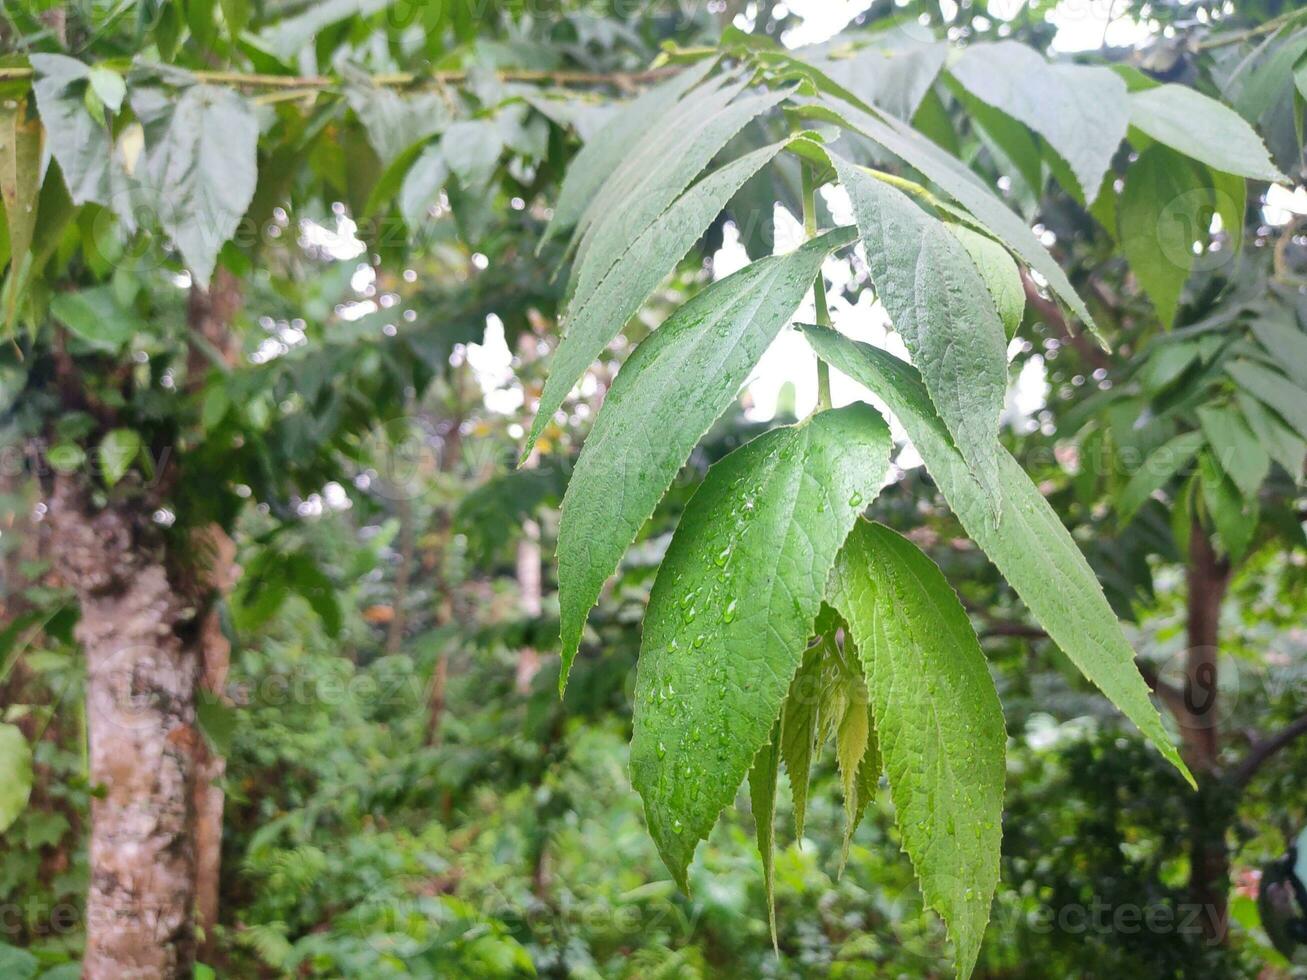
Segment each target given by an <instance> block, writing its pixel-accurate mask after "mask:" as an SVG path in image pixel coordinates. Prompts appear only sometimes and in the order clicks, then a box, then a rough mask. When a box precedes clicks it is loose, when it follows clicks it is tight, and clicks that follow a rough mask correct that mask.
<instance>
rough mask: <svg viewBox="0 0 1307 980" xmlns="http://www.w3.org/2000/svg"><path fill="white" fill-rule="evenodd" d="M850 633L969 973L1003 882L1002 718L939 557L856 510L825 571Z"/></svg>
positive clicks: (909, 845)
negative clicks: (1000, 862) (860, 517)
mask: <svg viewBox="0 0 1307 980" xmlns="http://www.w3.org/2000/svg"><path fill="white" fill-rule="evenodd" d="M831 602H832V603H833V604H834V606H835V608H836V609H838V610H839V611H840V613H841V614H842V615H843V617H844V619H845V621H846V622H847V623H848V624H849V630H850V632H851V633H852V635H853V639H854V641H855V642H856V644H857V650H858V654H859V655H860V657H861V659H862V665H863V669H864V671H865V673H866V681H867V691H868V693H869V695H870V698H871V714H872V717H873V718H874V720H875V724H876V735H877V739H878V741H879V745H880V751H881V755H882V756H883V758H884V762H885V769H886V772H887V773H888V776H889V786H890V793H891V795H892V796H893V799H894V812H895V819H896V822H897V824H898V827H899V834H900V835H901V837H902V839H903V847H904V850H906V851H907V852H908V856H909V857H910V858H911V859H912V864H913V867H914V868H915V870H916V873H917V878H918V880H919V881H920V883H921V892H922V896H923V898H924V899H925V902H926V904H927V905H928V906H930V907H931V908H933V909H935V910H936V911H937V912H939V914H940V915H941V916H942V917H943V919H944V921H945V923H946V924H947V925H948V930H949V935H950V936H951V937H952V939H953V943H954V946H955V949H956V957H957V972H958V976H960V977H967V976H970V975H971V970H972V968H973V967H974V966H975V962H976V956H977V954H978V952H979V950H980V942H981V939H982V938H983V937H984V934H985V924H986V923H987V922H988V921H989V906H990V902H991V901H992V900H993V897H994V889H995V888H996V887H997V885H998V859H999V845H1000V841H1001V840H1002V834H1003V831H1002V819H1003V782H1004V776H1005V765H1004V761H1003V757H1004V749H1005V745H1006V729H1005V727H1004V723H1003V710H1002V708H1001V706H1000V705H999V701H998V692H997V691H996V690H995V689H994V682H993V680H992V679H991V678H990V676H989V671H988V669H987V668H986V664H985V655H984V654H983V653H982V652H981V649H980V642H979V641H978V640H977V639H976V634H975V633H974V632H973V631H972V629H971V623H970V622H969V621H968V620H967V614H966V612H965V611H964V610H963V608H962V604H961V603H960V602H959V601H958V598H957V596H956V595H955V594H954V592H953V590H952V588H951V587H950V586H949V584H948V582H947V581H946V580H945V578H944V576H943V574H942V573H941V572H940V570H939V569H938V568H937V567H936V566H935V563H934V562H932V561H931V560H930V559H929V558H927V557H926V556H925V555H924V554H923V553H922V552H921V551H920V550H918V549H917V547H916V546H915V545H913V544H912V543H911V542H910V541H908V540H907V539H906V538H904V537H902V536H901V535H899V534H896V533H895V532H894V531H891V530H890V529H889V528H887V527H885V526H884V525H881V524H872V523H869V522H867V521H859V522H858V524H857V526H856V527H855V528H854V529H853V531H852V533H851V534H850V535H849V538H848V541H847V542H846V543H845V545H844V548H843V550H842V551H841V552H840V555H839V558H838V559H837V561H836V563H835V570H834V572H833V573H832V575H831Z"/></svg>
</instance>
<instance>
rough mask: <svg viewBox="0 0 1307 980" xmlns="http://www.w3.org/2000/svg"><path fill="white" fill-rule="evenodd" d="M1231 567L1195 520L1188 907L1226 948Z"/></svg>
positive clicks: (1185, 742) (1188, 700)
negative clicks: (1225, 673)
mask: <svg viewBox="0 0 1307 980" xmlns="http://www.w3.org/2000/svg"><path fill="white" fill-rule="evenodd" d="M1229 582H1230V564H1229V562H1228V561H1227V560H1226V559H1224V558H1221V557H1219V556H1218V555H1217V554H1216V551H1215V550H1214V549H1213V548H1212V544H1211V541H1210V540H1209V539H1208V537H1207V535H1206V534H1205V533H1204V531H1203V529H1202V527H1201V526H1200V525H1199V524H1198V522H1197V521H1195V522H1194V523H1193V526H1192V528H1191V530H1190V534H1189V565H1188V569H1187V587H1188V606H1187V639H1188V644H1189V649H1188V651H1187V654H1186V663H1185V685H1184V711H1183V712H1182V714H1181V716H1180V733H1181V742H1182V746H1183V750H1184V755H1185V760H1186V761H1187V762H1188V763H1189V766H1190V768H1191V769H1193V771H1194V775H1195V777H1196V778H1197V779H1198V782H1199V787H1200V788H1199V792H1198V793H1196V794H1194V798H1193V805H1192V819H1191V829H1190V835H1191V837H1190V855H1189V859H1190V871H1189V901H1190V902H1191V903H1192V904H1193V905H1195V906H1197V907H1198V908H1199V909H1200V910H1201V915H1200V916H1199V919H1198V921H1199V922H1201V923H1202V929H1203V938H1204V939H1205V940H1206V941H1208V942H1210V943H1218V942H1224V940H1225V935H1226V925H1227V905H1228V898H1229V889H1230V857H1229V852H1228V849H1227V847H1226V842H1225V833H1226V828H1227V827H1228V826H1229V822H1230V821H1229V817H1230V814H1229V809H1230V808H1229V806H1228V805H1227V802H1228V801H1227V797H1228V796H1229V795H1230V794H1227V792H1226V790H1225V787H1224V785H1223V783H1222V781H1221V775H1220V773H1219V763H1220V751H1221V743H1220V724H1219V715H1218V707H1219V705H1218V693H1219V691H1218V686H1217V667H1218V656H1219V652H1220V651H1219V643H1220V621H1221V603H1222V601H1223V600H1224V599H1225V592H1226V588H1227V586H1228V585H1229Z"/></svg>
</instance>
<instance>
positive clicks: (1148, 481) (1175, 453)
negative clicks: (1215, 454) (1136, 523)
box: [1116, 432, 1206, 525]
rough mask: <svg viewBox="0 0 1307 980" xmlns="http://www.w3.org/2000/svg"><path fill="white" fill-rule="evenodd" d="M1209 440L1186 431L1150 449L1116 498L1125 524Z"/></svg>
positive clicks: (1121, 518) (1197, 433)
mask: <svg viewBox="0 0 1307 980" xmlns="http://www.w3.org/2000/svg"><path fill="white" fill-rule="evenodd" d="M1205 442H1206V440H1205V439H1204V438H1203V434H1202V433H1201V432H1185V433H1182V434H1181V435H1178V436H1176V437H1175V438H1174V439H1171V440H1170V441H1168V442H1166V443H1164V444H1163V445H1161V446H1159V447H1158V448H1157V449H1155V450H1154V451H1153V452H1152V453H1150V454H1149V456H1148V458H1147V459H1145V460H1144V462H1143V465H1141V466H1140V467H1139V469H1137V470H1136V471H1135V472H1134V474H1133V475H1132V476H1131V477H1130V482H1128V483H1127V484H1126V485H1125V489H1124V490H1122V491H1121V493H1120V495H1119V496H1118V497H1117V499H1116V513H1117V517H1118V519H1119V520H1120V522H1121V524H1122V525H1126V524H1129V523H1130V521H1131V520H1133V519H1134V516H1135V514H1137V513H1138V512H1139V508H1140V507H1142V506H1143V505H1144V504H1145V503H1147V501H1148V498H1149V497H1151V496H1152V495H1153V494H1154V493H1155V492H1156V491H1158V490H1160V489H1162V487H1164V486H1166V484H1167V483H1169V482H1170V481H1171V478H1172V477H1173V476H1175V475H1176V474H1177V473H1179V472H1180V471H1181V470H1183V469H1184V468H1185V467H1186V466H1188V465H1189V462H1190V460H1192V459H1193V458H1194V455H1195V454H1196V453H1197V452H1198V450H1200V449H1202V448H1203V445H1204V444H1205Z"/></svg>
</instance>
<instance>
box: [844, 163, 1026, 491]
mask: <svg viewBox="0 0 1307 980" xmlns="http://www.w3.org/2000/svg"><path fill="white" fill-rule="evenodd" d="M831 160H832V162H833V163H834V164H835V170H836V172H837V173H838V174H839V178H840V183H841V184H842V185H843V186H844V188H845V190H847V191H848V194H849V199H850V201H851V202H852V204H853V215H854V217H855V218H856V219H857V222H858V230H859V231H860V232H861V234H862V240H863V243H864V244H865V246H866V250H867V265H868V267H869V268H870V271H871V281H872V284H873V285H874V286H875V287H876V296H877V298H878V299H879V300H880V301H881V302H882V303H883V304H884V305H885V309H886V311H887V312H888V313H889V317H890V321H891V322H892V323H893V324H894V329H895V330H897V331H898V332H899V334H900V335H901V336H902V337H903V341H904V343H905V344H906V345H907V347H908V350H909V351H911V353H912V357H913V360H914V361H915V362H916V363H918V364H920V365H921V374H922V378H923V379H924V380H925V383H926V387H927V389H928V390H929V391H930V396H931V401H932V402H933V403H934V405H935V407H936V409H937V410H938V412H939V415H940V417H941V418H942V419H943V420H944V424H945V425H946V426H947V427H948V430H949V432H950V433H952V435H953V439H954V443H955V445H957V446H959V447H960V448H961V450H962V455H963V457H964V458H965V459H966V461H967V464H968V465H969V466H970V467H971V470H972V472H973V473H974V475H975V478H976V480H977V481H978V482H979V483H980V485H981V486H983V487H984V488H985V491H986V498H987V499H990V500H993V499H996V498H997V495H998V488H997V480H998V462H997V461H998V452H999V442H998V422H999V414H1000V413H1001V412H1002V410H1003V400H1004V397H1005V395H1006V392H1007V350H1006V347H1007V344H1006V340H1005V336H1004V330H1003V324H1002V322H1001V321H1000V320H999V318H998V313H997V312H996V310H995V308H994V303H993V301H992V300H991V299H990V298H989V293H988V291H987V290H986V288H985V282H984V280H983V279H982V278H981V276H980V273H979V272H977V271H976V267H975V265H974V263H972V261H971V258H970V256H969V255H968V253H967V250H966V249H965V248H964V247H963V245H962V243H961V241H959V240H958V239H957V238H956V237H954V236H953V235H951V234H950V233H949V232H948V230H947V228H946V227H945V226H944V224H943V223H942V222H940V221H938V220H937V219H935V218H933V217H931V216H930V215H928V214H926V212H924V211H923V210H922V209H921V208H920V207H918V206H917V205H916V204H915V203H913V202H912V200H911V199H910V198H909V197H908V196H907V195H906V194H904V193H903V192H902V191H900V190H898V189H896V188H894V187H891V186H889V184H887V183H885V182H883V181H880V180H877V179H876V178H875V177H873V176H871V175H870V174H869V173H867V171H865V170H863V169H861V168H859V167H856V166H854V165H853V164H851V163H848V162H847V161H845V160H844V159H842V158H840V157H838V156H836V155H834V154H832V155H831Z"/></svg>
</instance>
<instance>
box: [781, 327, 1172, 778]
mask: <svg viewBox="0 0 1307 980" xmlns="http://www.w3.org/2000/svg"><path fill="white" fill-rule="evenodd" d="M803 332H804V335H805V336H806V337H807V338H808V340H809V342H810V343H811V344H812V346H813V349H814V350H815V351H816V352H817V356H818V357H821V358H823V359H824V360H826V361H827V362H828V363H829V364H831V366H833V367H835V368H838V369H839V370H840V371H842V372H844V373H845V374H847V375H848V376H849V377H851V378H853V379H854V380H855V381H858V382H859V383H861V384H863V385H866V386H867V387H868V388H870V389H871V391H872V392H874V393H875V394H876V396H877V397H879V398H881V399H882V400H883V401H884V402H885V403H886V405H888V406H889V409H890V411H891V412H893V413H894V415H895V416H896V417H897V418H898V419H899V421H900V422H901V423H902V424H903V427H904V428H905V429H906V430H907V433H908V436H909V438H910V439H911V440H912V444H913V446H914V447H915V448H916V450H917V452H919V453H920V454H921V458H922V459H923V460H924V461H925V464H926V468H927V469H928V470H929V471H930V475H931V476H932V477H933V478H934V480H935V483H936V485H937V486H938V487H939V489H940V492H941V493H942V494H943V495H944V499H945V500H947V501H948V504H949V506H950V507H952V509H953V512H954V513H955V514H956V515H957V517H958V520H959V521H960V522H961V523H962V526H963V527H964V528H965V529H966V531H967V533H968V534H969V535H970V536H971V537H972V539H973V540H974V541H975V542H976V543H977V544H978V545H980V547H981V548H982V549H983V550H984V551H985V553H986V554H987V555H989V557H990V560H991V561H993V562H994V564H995V565H996V566H997V567H998V570H999V571H1000V572H1001V573H1002V574H1003V577H1004V578H1006V579H1007V580H1008V582H1009V583H1010V584H1011V585H1012V587H1013V588H1014V589H1015V590H1016V592H1017V594H1018V595H1019V596H1021V598H1022V599H1023V600H1024V601H1025V603H1026V605H1027V606H1028V607H1029V608H1030V611H1031V612H1032V613H1033V614H1034V616H1035V618H1036V619H1038V620H1039V622H1040V624H1041V625H1042V626H1043V627H1044V628H1045V629H1046V630H1047V631H1048V634H1049V636H1050V637H1052V639H1053V642H1055V643H1056V644H1057V645H1058V646H1059V647H1060V648H1061V649H1062V651H1063V652H1064V653H1065V654H1066V655H1067V656H1068V657H1069V658H1070V659H1071V661H1072V663H1074V664H1075V665H1076V666H1077V667H1078V668H1079V669H1080V672H1081V673H1082V674H1084V675H1085V676H1086V677H1087V678H1088V679H1089V680H1090V681H1092V682H1093V683H1094V684H1095V685H1096V686H1097V687H1098V688H1099V690H1101V691H1102V692H1103V693H1104V694H1105V695H1107V697H1108V699H1109V700H1110V701H1112V703H1113V704H1115V705H1116V706H1117V707H1118V708H1120V709H1121V711H1122V712H1123V713H1124V714H1125V716H1126V717H1127V718H1129V719H1130V720H1131V721H1133V722H1134V723H1135V724H1136V725H1137V726H1138V727H1139V729H1140V731H1142V732H1143V733H1144V735H1145V736H1146V737H1147V738H1148V739H1150V740H1151V741H1152V742H1153V743H1154V744H1155V745H1156V746H1157V747H1158V749H1159V750H1160V751H1161V753H1162V754H1163V755H1164V756H1165V757H1166V758H1167V759H1168V760H1170V762H1171V763H1172V764H1173V765H1174V766H1175V767H1176V768H1177V769H1179V770H1180V772H1182V773H1184V774H1185V778H1187V779H1189V780H1190V782H1191V783H1192V777H1191V776H1190V774H1189V770H1188V768H1187V767H1186V766H1185V764H1184V762H1182V761H1181V759H1180V756H1179V754H1178V753H1177V752H1176V750H1175V746H1174V745H1172V744H1171V740H1170V737H1169V736H1168V735H1167V734H1166V729H1165V728H1163V727H1162V721H1161V718H1160V716H1159V715H1158V713H1157V709H1156V708H1155V707H1154V706H1153V704H1152V702H1151V701H1150V700H1149V692H1148V686H1147V685H1146V684H1145V683H1144V680H1143V678H1142V677H1140V676H1139V671H1138V670H1137V669H1136V668H1135V665H1134V651H1132V650H1131V649H1130V644H1129V643H1128V642H1126V638H1125V635H1124V634H1123V633H1122V632H1121V625H1120V623H1118V622H1117V619H1116V616H1115V615H1113V613H1112V608H1111V607H1110V606H1109V605H1108V603H1107V599H1106V598H1105V597H1104V596H1103V589H1102V587H1101V586H1100V585H1099V584H1098V580H1097V579H1096V578H1095V577H1094V573H1093V571H1092V570H1091V569H1090V567H1089V563H1088V562H1087V561H1085V558H1084V555H1082V554H1081V553H1080V549H1079V548H1077V547H1076V543H1075V541H1074V539H1073V538H1072V537H1071V535H1070V534H1069V533H1068V532H1067V529H1066V528H1065V527H1064V526H1063V524H1062V522H1061V521H1060V520H1059V519H1058V516H1057V514H1056V513H1055V512H1054V510H1053V508H1052V507H1051V506H1049V503H1048V501H1047V500H1045V499H1044V498H1043V496H1042V495H1041V494H1040V492H1039V490H1038V488H1037V487H1036V486H1035V485H1034V483H1032V482H1031V480H1030V477H1028V476H1027V475H1026V474H1025V471H1023V470H1022V469H1021V466H1020V465H1019V464H1018V463H1017V461H1016V460H1015V459H1013V458H1012V455H1011V454H1010V453H1008V452H1007V450H1005V449H1004V450H1000V453H999V482H1000V486H1001V488H1002V493H1001V496H1000V497H999V499H998V502H997V503H998V506H999V508H1000V512H1001V514H1002V519H1001V521H1000V523H999V525H998V527H997V528H995V527H992V526H991V524H990V522H989V521H988V519H987V518H988V515H989V512H990V507H991V502H989V501H985V500H983V499H981V498H980V497H979V495H978V494H977V493H976V492H975V484H974V482H973V481H972V480H970V479H969V478H968V476H967V473H968V470H967V467H966V465H965V463H964V461H963V460H962V457H961V456H960V455H959V454H958V451H957V450H956V449H955V448H954V447H953V444H952V442H951V441H950V439H949V435H948V430H947V429H946V428H945V427H944V424H943V422H941V421H940V419H939V416H938V415H936V413H935V410H934V408H933V407H932V406H931V403H930V397H929V395H928V394H927V393H926V388H925V385H924V384H922V381H921V377H920V375H919V374H918V373H917V371H916V369H915V368H913V367H911V366H910V365H908V364H905V363H903V362H902V361H900V360H899V359H898V358H896V357H894V356H892V355H890V354H887V353H886V352H884V351H881V350H877V349H876V348H874V347H870V346H868V345H866V344H861V343H856V342H854V341H851V340H848V339H847V338H845V337H842V336H840V335H839V334H837V333H835V332H834V331H833V330H830V329H828V328H823V327H812V326H805V327H804V328H803ZM878 724H879V719H878ZM882 748H883V746H882Z"/></svg>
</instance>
